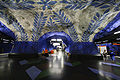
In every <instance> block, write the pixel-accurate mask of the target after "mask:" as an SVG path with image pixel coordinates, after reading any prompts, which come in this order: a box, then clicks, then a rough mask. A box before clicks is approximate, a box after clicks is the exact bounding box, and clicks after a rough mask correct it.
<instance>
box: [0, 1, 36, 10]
mask: <svg viewBox="0 0 120 80" xmlns="http://www.w3.org/2000/svg"><path fill="white" fill-rule="evenodd" d="M0 4H3V5H4V6H6V7H9V8H12V9H32V8H35V7H34V6H33V4H35V2H34V1H32V0H31V1H30V0H5V1H0Z"/></svg>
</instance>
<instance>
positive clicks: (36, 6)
mask: <svg viewBox="0 0 120 80" xmlns="http://www.w3.org/2000/svg"><path fill="white" fill-rule="evenodd" d="M119 12H120V0H0V21H1V22H2V23H4V24H5V25H6V26H7V27H8V28H9V29H10V30H12V31H13V32H14V34H15V35H16V36H17V37H18V38H17V39H16V40H18V41H37V40H38V39H39V38H40V36H42V35H44V34H45V33H47V32H50V31H51V32H52V31H64V32H66V33H67V34H69V35H70V37H71V38H72V40H73V41H80V42H88V41H92V40H93V38H94V36H95V34H96V33H98V32H99V31H100V30H102V29H103V28H105V27H106V26H107V24H108V23H109V22H110V21H112V20H113V18H114V17H115V16H116V15H117V14H118V13H119Z"/></svg>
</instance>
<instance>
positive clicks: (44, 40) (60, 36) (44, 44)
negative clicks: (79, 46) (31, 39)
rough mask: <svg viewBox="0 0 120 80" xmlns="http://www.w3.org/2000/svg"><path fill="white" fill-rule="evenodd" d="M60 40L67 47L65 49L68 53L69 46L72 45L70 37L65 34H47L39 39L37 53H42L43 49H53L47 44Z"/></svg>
mask: <svg viewBox="0 0 120 80" xmlns="http://www.w3.org/2000/svg"><path fill="white" fill-rule="evenodd" d="M53 38H54V39H62V40H63V42H64V43H65V44H66V45H67V48H66V49H65V50H66V51H67V52H69V48H70V45H71V44H72V43H73V41H72V39H71V38H70V36H69V35H68V34H67V33H65V32H63V31H62V32H48V33H45V34H44V35H43V36H41V37H40V39H39V40H38V52H42V50H43V49H45V48H47V49H48V50H51V49H53V47H52V46H51V45H50V44H49V42H50V40H51V39H53Z"/></svg>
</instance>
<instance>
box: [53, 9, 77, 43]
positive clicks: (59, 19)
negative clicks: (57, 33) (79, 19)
mask: <svg viewBox="0 0 120 80" xmlns="http://www.w3.org/2000/svg"><path fill="white" fill-rule="evenodd" d="M53 14H54V17H53V19H54V20H55V21H56V23H57V25H60V26H62V27H68V31H69V34H70V36H71V38H72V40H73V41H75V42H78V40H79V38H78V34H77V32H76V30H75V27H74V25H73V23H72V22H71V21H70V20H69V19H68V18H67V16H66V15H65V14H64V12H63V11H62V10H59V13H56V12H53Z"/></svg>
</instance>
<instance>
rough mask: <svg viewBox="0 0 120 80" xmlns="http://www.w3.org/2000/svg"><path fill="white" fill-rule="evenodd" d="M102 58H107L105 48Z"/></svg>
mask: <svg viewBox="0 0 120 80" xmlns="http://www.w3.org/2000/svg"><path fill="white" fill-rule="evenodd" d="M103 59H104V61H106V60H107V52H106V50H104V52H103Z"/></svg>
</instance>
